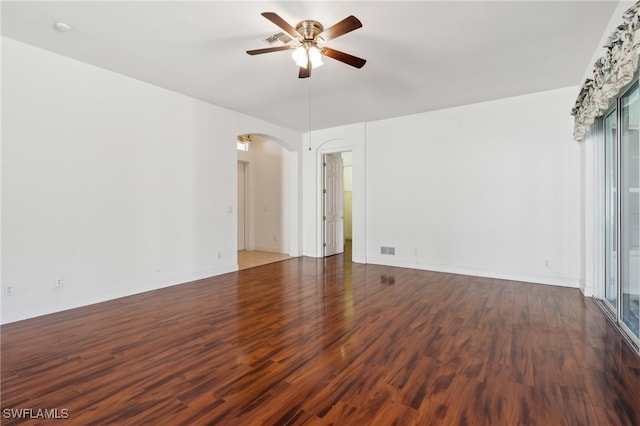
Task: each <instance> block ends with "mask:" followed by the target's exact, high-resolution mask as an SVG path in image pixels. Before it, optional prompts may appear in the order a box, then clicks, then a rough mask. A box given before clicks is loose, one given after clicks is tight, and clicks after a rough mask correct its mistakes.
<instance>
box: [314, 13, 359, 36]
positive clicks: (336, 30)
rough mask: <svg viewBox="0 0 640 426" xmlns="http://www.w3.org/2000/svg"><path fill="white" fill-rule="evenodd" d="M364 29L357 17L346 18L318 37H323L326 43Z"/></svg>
mask: <svg viewBox="0 0 640 426" xmlns="http://www.w3.org/2000/svg"><path fill="white" fill-rule="evenodd" d="M361 27H362V22H360V20H359V19H358V18H356V17H355V16H353V15H351V16H348V17H346V18H344V19H343V20H342V21H340V22H338V23H337V24H335V25H334V26H332V27H329V28H327V29H326V30H324V31H323V32H321V33H320V34H319V35H318V37H322V39H323V40H324V41H327V40H331V39H332V38H336V37H340V36H341V35H345V34H346V33H350V32H351V31H353V30H357V29H358V28H361Z"/></svg>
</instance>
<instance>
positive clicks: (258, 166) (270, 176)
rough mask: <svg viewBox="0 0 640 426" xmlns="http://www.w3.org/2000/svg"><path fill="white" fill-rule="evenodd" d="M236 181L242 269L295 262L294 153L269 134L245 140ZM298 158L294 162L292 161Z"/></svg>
mask: <svg viewBox="0 0 640 426" xmlns="http://www.w3.org/2000/svg"><path fill="white" fill-rule="evenodd" d="M241 137H242V138H243V140H245V139H246V140H247V142H245V143H244V149H240V145H238V151H237V152H238V157H237V163H238V176H237V198H238V199H237V209H236V210H237V239H238V241H237V250H238V251H237V260H238V269H246V268H250V267H254V266H259V265H263V264H266V263H272V262H277V261H280V260H285V259H289V258H292V257H295V256H294V255H293V253H292V251H295V250H297V247H296V246H295V245H294V246H293V247H292V241H294V239H295V235H292V233H293V232H294V227H293V225H292V222H291V217H292V216H293V214H295V213H297V212H292V211H291V209H292V205H293V203H292V202H291V199H292V197H293V194H294V193H295V185H292V184H291V182H297V176H293V179H291V178H292V176H291V174H292V170H293V171H294V172H295V171H296V170H297V169H296V167H295V162H294V161H295V153H292V151H289V150H288V149H286V148H285V146H283V145H282V143H280V142H279V141H277V140H274V139H273V138H271V137H268V136H267V135H258V134H251V135H241V136H239V137H238V139H239V140H240V139H241ZM292 157H293V159H292Z"/></svg>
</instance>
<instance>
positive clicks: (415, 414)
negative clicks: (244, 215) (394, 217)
mask: <svg viewBox="0 0 640 426" xmlns="http://www.w3.org/2000/svg"><path fill="white" fill-rule="evenodd" d="M11 409H14V410H19V409H32V410H34V411H32V412H31V414H32V415H37V414H38V412H37V411H36V410H38V409H49V410H53V409H57V410H58V412H57V413H58V414H59V415H60V414H64V413H67V416H68V418H67V419H65V420H54V421H51V422H42V421H41V420H29V421H27V422H23V421H19V420H17V419H11V418H7V417H10V416H8V415H7V414H9V413H11V412H10V411H7V410H11ZM62 410H67V411H62ZM2 415H3V419H2V424H3V425H4V424H6V425H11V424H65V425H66V424H74V425H75V424H78V425H87V424H96V425H107V424H118V425H141V424H152V425H156V424H176V425H177V424H184V425H195V424H198V425H201V424H216V425H261V424H264V425H329V424H335V425H393V424H395V425H474V424H475V425H536V424H537V425H545V426H546V425H583V424H584V425H639V424H640V360H639V358H638V357H637V356H636V354H634V353H633V352H632V351H631V350H630V348H629V347H628V346H627V345H626V343H625V342H624V341H623V339H622V337H621V336H620V335H619V334H618V333H617V332H616V331H615V330H614V329H613V328H612V326H611V325H610V324H609V323H608V321H607V320H606V319H605V317H604V316H603V314H602V312H601V311H600V310H599V309H598V308H597V306H595V304H594V303H593V301H591V300H590V299H585V298H584V297H582V296H581V294H580V292H579V291H578V290H576V289H568V288H558V287H552V286H544V285H534V284H524V283H518V282H511V281H500V280H493V279H483V278H474V277H467V276H461V275H451V274H444V273H432V272H427V271H416V270H410V269H401V268H392V267H384V266H376V265H360V264H351V263H350V262H345V261H344V258H343V256H333V257H330V258H327V259H310V258H296V259H292V260H287V261H283V262H278V263H272V264H269V265H265V266H261V267H257V268H253V269H247V270H243V271H239V272H235V273H231V274H226V275H222V276H218V277H214V278H211V279H206V280H201V281H197V282H194V283H189V284H184V285H180V286H175V287H171V288H166V289H162V290H157V291H153V292H149V293H145V294H140V295H136V296H131V297H127V298H122V299H118V300H113V301H109V302H106V303H101V304H97V305H93V306H89V307H85V308H79V309H75V310H71V311H66V312H61V313H57V314H53V315H47V316H43V317H39V318H35V319H30V320H26V321H22V322H16V323H12V324H7V325H5V326H3V327H2Z"/></svg>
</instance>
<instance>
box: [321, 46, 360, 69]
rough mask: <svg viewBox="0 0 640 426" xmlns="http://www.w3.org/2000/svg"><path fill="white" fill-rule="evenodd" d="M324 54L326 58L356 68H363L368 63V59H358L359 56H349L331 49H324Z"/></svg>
mask: <svg viewBox="0 0 640 426" xmlns="http://www.w3.org/2000/svg"><path fill="white" fill-rule="evenodd" d="M322 53H323V54H324V55H325V56H328V57H330V58H333V59H336V60H338V61H340V62H344V63H345V64H347V65H351V66H352V67H356V68H362V67H363V66H364V64H366V63H367V60H366V59H362V58H358V57H357V56H353V55H349V54H348V53H344V52H340V51H339V50H335V49H332V48H330V47H324V48H322Z"/></svg>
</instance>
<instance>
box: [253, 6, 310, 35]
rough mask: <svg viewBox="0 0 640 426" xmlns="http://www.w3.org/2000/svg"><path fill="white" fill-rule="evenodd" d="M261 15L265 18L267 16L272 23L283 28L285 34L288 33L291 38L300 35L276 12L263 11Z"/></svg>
mask: <svg viewBox="0 0 640 426" xmlns="http://www.w3.org/2000/svg"><path fill="white" fill-rule="evenodd" d="M262 16H264V17H265V18H267V19H268V20H270V21H271V22H273V23H274V24H276V25H277V26H279V27H280V28H282V29H283V30H285V31H286V32H287V34H289V35H290V36H291V37H293V38H299V37H302V34H300V33H299V32H298V31H297V30H296V29H295V28H293V27H292V26H291V25H289V23H288V22H287V21H285V20H284V19H282V18H281V17H280V16H279V15H278V14H277V13H274V12H263V13H262Z"/></svg>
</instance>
